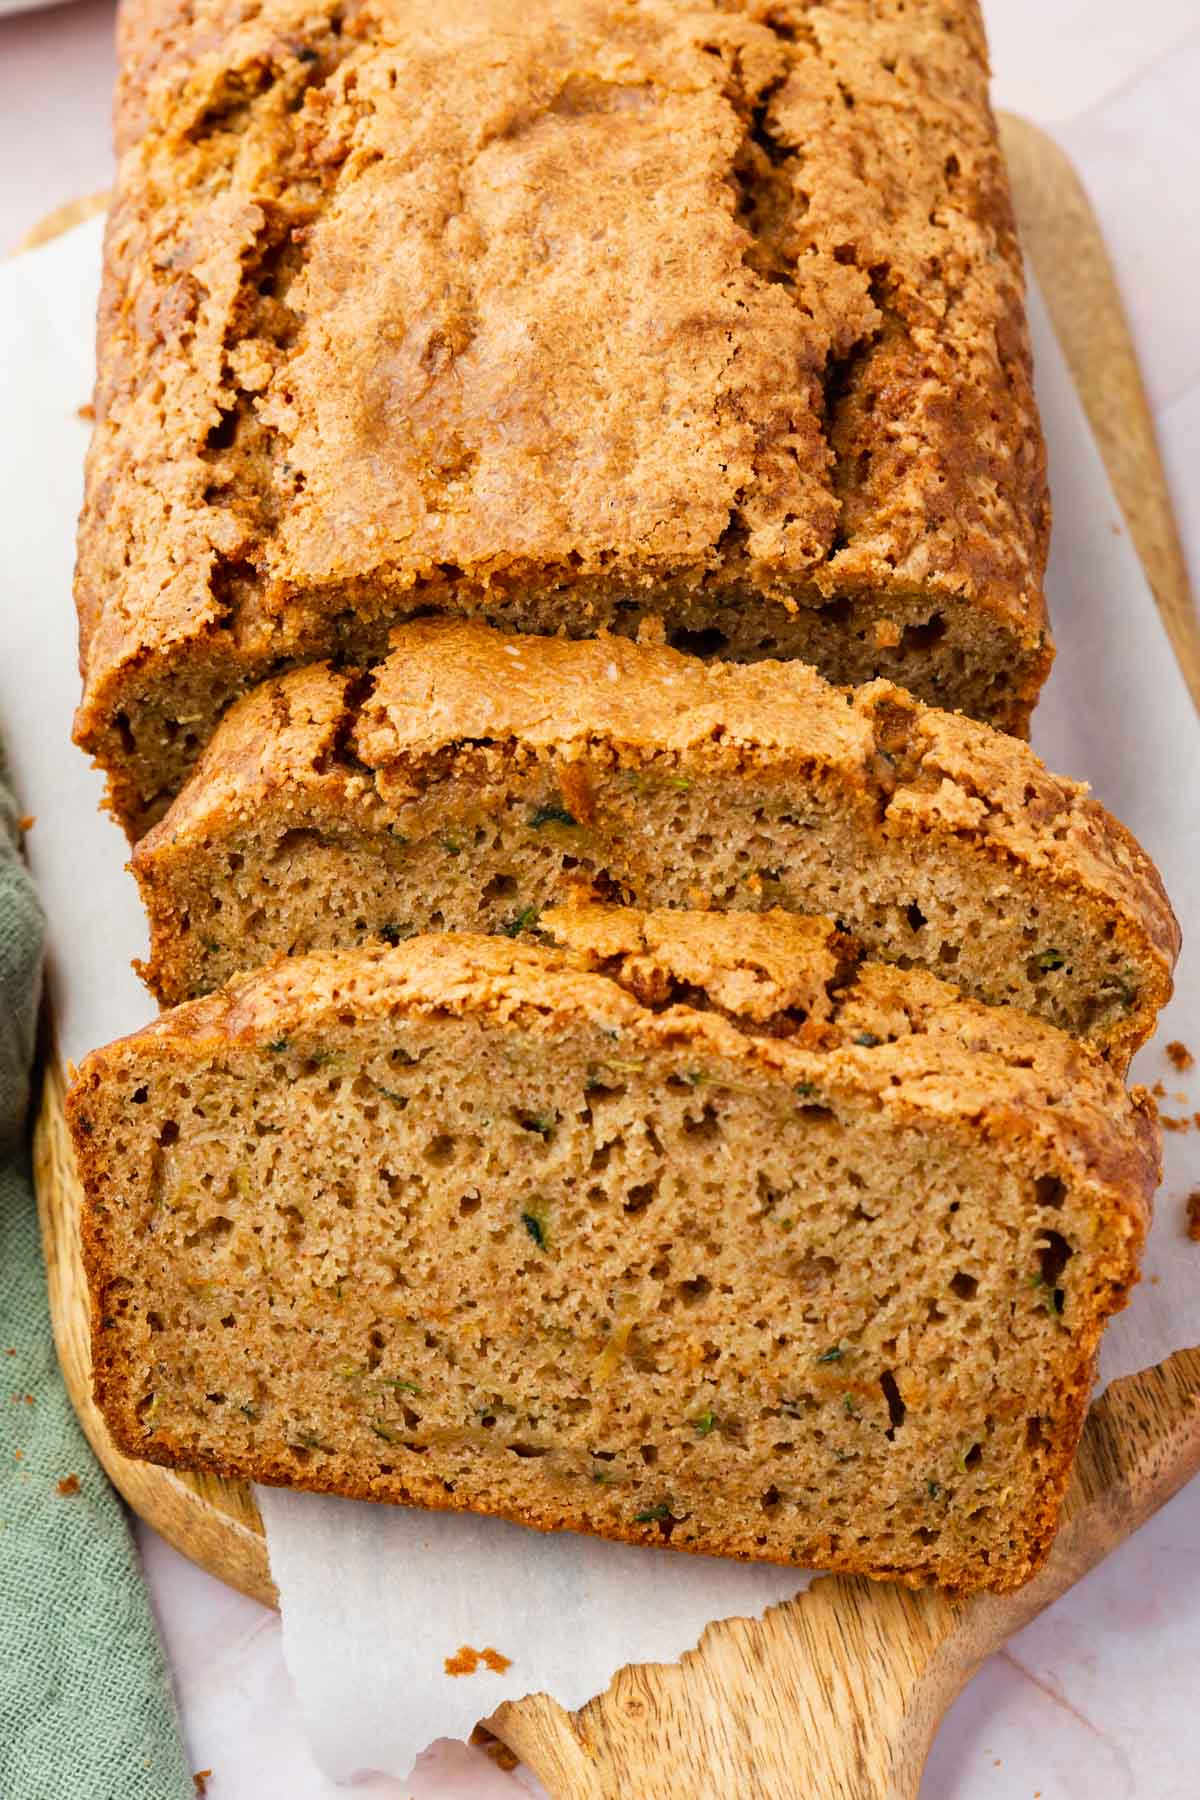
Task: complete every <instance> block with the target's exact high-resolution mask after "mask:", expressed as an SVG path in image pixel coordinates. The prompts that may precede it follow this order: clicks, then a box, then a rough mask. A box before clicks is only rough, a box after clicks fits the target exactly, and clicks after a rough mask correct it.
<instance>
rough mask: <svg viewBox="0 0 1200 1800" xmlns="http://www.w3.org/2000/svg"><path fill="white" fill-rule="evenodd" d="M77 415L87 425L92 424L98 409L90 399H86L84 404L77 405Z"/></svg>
mask: <svg viewBox="0 0 1200 1800" xmlns="http://www.w3.org/2000/svg"><path fill="white" fill-rule="evenodd" d="M75 417H76V418H77V419H82V420H83V422H84V424H85V425H90V424H91V422H92V420H93V419H94V418H95V417H96V409H95V407H94V406H93V405H92V403H91V401H90V400H85V401H84V403H83V405H82V406H77V407H76V408H75Z"/></svg>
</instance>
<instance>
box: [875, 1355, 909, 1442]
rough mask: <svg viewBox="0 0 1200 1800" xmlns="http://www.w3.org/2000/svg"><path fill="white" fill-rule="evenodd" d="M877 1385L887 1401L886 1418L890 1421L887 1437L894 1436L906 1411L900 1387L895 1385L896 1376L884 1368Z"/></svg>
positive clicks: (901, 1423)
mask: <svg viewBox="0 0 1200 1800" xmlns="http://www.w3.org/2000/svg"><path fill="white" fill-rule="evenodd" d="M879 1385H880V1387H881V1388H882V1389H883V1397H884V1399H885V1400H886V1401H887V1409H888V1419H889V1421H890V1425H889V1429H888V1433H887V1435H888V1437H889V1438H891V1437H894V1436H895V1434H896V1432H897V1431H899V1429H900V1427H901V1426H902V1425H903V1423H904V1415H905V1413H906V1412H907V1411H908V1408H907V1407H906V1406H905V1404H904V1402H903V1400H902V1399H901V1398H900V1389H899V1388H898V1387H897V1386H896V1377H895V1376H894V1375H893V1374H892V1371H891V1370H890V1369H885V1370H884V1371H883V1374H882V1375H881V1376H880V1377H879Z"/></svg>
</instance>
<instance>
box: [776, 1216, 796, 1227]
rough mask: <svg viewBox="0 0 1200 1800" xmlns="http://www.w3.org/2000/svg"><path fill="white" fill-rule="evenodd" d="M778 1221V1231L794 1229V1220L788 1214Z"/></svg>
mask: <svg viewBox="0 0 1200 1800" xmlns="http://www.w3.org/2000/svg"><path fill="white" fill-rule="evenodd" d="M778 1223H779V1229H780V1231H795V1229H796V1221H795V1219H793V1218H792V1217H791V1215H790V1214H789V1215H788V1217H787V1218H786V1219H780V1220H779V1222H778Z"/></svg>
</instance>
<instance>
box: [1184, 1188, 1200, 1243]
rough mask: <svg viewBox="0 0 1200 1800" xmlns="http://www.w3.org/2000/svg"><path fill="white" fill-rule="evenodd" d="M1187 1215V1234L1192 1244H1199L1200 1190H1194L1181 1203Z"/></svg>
mask: <svg viewBox="0 0 1200 1800" xmlns="http://www.w3.org/2000/svg"><path fill="white" fill-rule="evenodd" d="M1183 1207H1184V1212H1185V1214H1186V1215H1187V1234H1188V1236H1189V1237H1190V1238H1191V1240H1192V1242H1193V1244H1200V1188H1194V1189H1193V1190H1192V1192H1191V1193H1190V1194H1189V1195H1188V1197H1187V1199H1186V1200H1185V1201H1184V1203H1183Z"/></svg>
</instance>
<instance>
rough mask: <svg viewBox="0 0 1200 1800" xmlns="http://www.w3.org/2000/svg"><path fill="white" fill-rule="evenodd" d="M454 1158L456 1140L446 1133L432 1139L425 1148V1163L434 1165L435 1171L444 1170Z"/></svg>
mask: <svg viewBox="0 0 1200 1800" xmlns="http://www.w3.org/2000/svg"><path fill="white" fill-rule="evenodd" d="M453 1156H454V1139H453V1138H452V1137H450V1136H448V1135H447V1134H446V1133H445V1132H442V1133H440V1134H439V1136H437V1137H435V1138H430V1140H429V1142H428V1143H427V1144H426V1146H425V1161H426V1162H427V1163H432V1164H433V1167H434V1168H435V1169H444V1168H445V1166H446V1164H447V1163H448V1162H450V1161H451V1160H452V1159H453Z"/></svg>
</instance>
